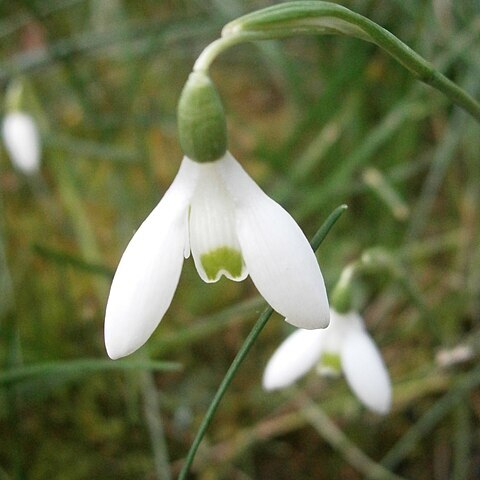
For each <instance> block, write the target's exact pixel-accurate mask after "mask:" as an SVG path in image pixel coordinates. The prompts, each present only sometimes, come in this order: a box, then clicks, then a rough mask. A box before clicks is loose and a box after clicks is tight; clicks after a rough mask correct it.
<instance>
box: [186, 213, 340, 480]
mask: <svg viewBox="0 0 480 480" xmlns="http://www.w3.org/2000/svg"><path fill="white" fill-rule="evenodd" d="M346 209H347V206H346V205H341V206H339V207H337V208H336V209H335V210H334V211H333V212H332V213H331V214H330V215H329V217H328V218H327V220H326V221H325V222H324V224H323V225H322V226H321V227H320V228H319V229H318V231H317V233H316V234H315V235H314V236H313V238H312V241H311V242H310V245H311V246H312V248H313V250H317V249H318V247H319V246H320V244H321V243H322V242H323V240H324V239H325V237H326V236H327V234H328V232H329V231H330V229H331V228H332V227H333V225H334V224H335V223H336V221H337V220H338V219H339V218H340V216H341V215H342V213H343V212H344V211H345V210H346ZM272 313H273V308H272V307H267V308H266V309H265V310H264V311H263V312H262V314H261V315H260V317H259V318H258V320H257V322H256V323H255V325H254V326H253V328H252V330H251V331H250V333H249V334H248V336H247V338H246V340H245V342H243V345H242V347H241V348H240V350H239V352H238V353H237V355H236V357H235V358H234V360H233V362H232V364H231V365H230V368H229V369H228V371H227V373H226V374H225V377H223V380H222V382H221V383H220V386H219V387H218V390H217V392H216V393H215V396H214V397H213V400H212V402H211V403H210V406H209V407H208V410H207V413H206V414H205V416H204V417H203V420H202V423H201V424H200V427H199V429H198V432H197V435H196V436H195V439H194V440H193V442H192V445H191V446H190V450H189V451H188V454H187V458H186V459H185V463H184V464H183V467H182V470H181V472H180V475H179V476H178V480H185V479H186V478H187V475H188V472H189V471H190V467H191V466H192V463H193V460H194V458H195V454H196V453H197V450H198V447H199V446H200V443H201V441H202V439H203V437H204V436H205V433H206V431H207V428H208V426H209V425H210V423H211V421H212V419H213V417H214V415H215V412H216V411H217V408H218V406H219V404H220V402H221V400H222V398H223V396H224V394H225V392H226V390H227V388H228V387H229V385H230V383H231V382H232V380H233V378H234V377H235V374H236V373H237V370H238V369H239V367H240V365H241V363H242V362H243V360H244V359H245V357H246V356H247V354H248V352H249V351H250V349H251V348H252V346H253V344H254V342H255V340H256V339H257V337H258V335H259V334H260V332H261V331H262V330H263V327H265V325H266V324H267V322H268V320H269V318H270V317H271V316H272Z"/></svg>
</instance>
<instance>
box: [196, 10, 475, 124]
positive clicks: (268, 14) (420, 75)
mask: <svg viewBox="0 0 480 480" xmlns="http://www.w3.org/2000/svg"><path fill="white" fill-rule="evenodd" d="M319 34H339V35H346V36H351V37H356V38H359V39H362V40H365V41H367V42H371V43H374V44H376V45H377V46H379V47H380V48H382V49H383V50H385V51H386V52H387V53H388V54H389V55H390V56H392V57H393V58H394V59H395V60H397V61H398V62H399V63H400V64H401V65H403V66H404V67H405V68H406V69H407V70H409V71H410V72H411V73H413V75H415V77H416V78H417V79H418V80H420V81H421V82H423V83H426V84H427V85H430V86H431V87H433V88H435V89H436V90H438V91H440V92H442V93H443V94H444V95H446V96H447V97H448V98H449V99H450V100H451V101H452V102H453V103H454V104H456V105H458V106H459V107H461V108H463V109H464V110H466V111H467V112H468V113H470V115H472V116H473V117H474V118H476V119H477V120H478V121H480V104H479V103H478V102H477V101H476V100H475V99H474V98H472V97H471V96H470V95H469V94H468V93H467V92H465V90H463V89H461V88H460V87H459V86H458V85H456V84H455V83H453V82H452V81H451V80H449V79H448V78H447V77H445V75H443V74H442V73H440V72H439V71H438V70H436V69H435V68H434V67H433V65H431V64H430V63H429V62H427V61H426V60H425V59H424V58H422V57H421V56H420V55H418V53H416V52H415V51H413V50H412V49H411V48H410V47H409V46H408V45H406V44H405V43H403V42H402V41H401V40H399V39H398V38H397V37H395V36H394V35H393V34H392V33H390V32H389V31H388V30H386V29H384V28H383V27H381V26H380V25H377V24H376V23H375V22H372V21H371V20H370V19H368V18H366V17H364V16H362V15H359V14H358V13H355V12H352V11H351V10H349V9H348V8H345V7H342V6H341V5H336V4H334V3H328V2H321V1H296V2H287V3H282V4H279V5H274V6H272V7H268V8H265V9H262V10H258V11H256V12H253V13H250V14H248V15H245V16H243V17H240V18H237V19H236V20H234V21H232V22H230V23H228V24H227V25H226V26H225V27H224V28H223V31H222V37H221V38H219V39H218V40H215V41H214V42H213V43H211V44H210V45H209V46H208V47H206V48H205V50H204V51H203V52H202V54H201V55H200V56H199V57H198V60H197V62H196V63H195V66H194V70H198V71H203V72H207V71H208V68H209V67H210V65H211V63H212V62H213V60H214V59H215V58H216V57H217V56H218V55H219V54H220V53H222V52H223V51H225V50H226V49H228V48H230V47H231V46H233V45H237V44H239V43H243V42H250V41H257V40H269V39H280V38H285V37H290V36H293V35H319Z"/></svg>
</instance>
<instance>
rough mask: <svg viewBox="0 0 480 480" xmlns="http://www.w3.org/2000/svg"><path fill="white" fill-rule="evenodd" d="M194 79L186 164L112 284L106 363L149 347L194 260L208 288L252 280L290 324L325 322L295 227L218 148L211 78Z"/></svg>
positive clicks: (319, 281)
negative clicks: (193, 117) (185, 261)
mask: <svg viewBox="0 0 480 480" xmlns="http://www.w3.org/2000/svg"><path fill="white" fill-rule="evenodd" d="M192 75H193V76H194V77H193V79H192V76H191V78H190V80H189V82H190V87H192V85H191V83H192V82H193V87H194V88H193V87H192V89H193V93H191V91H189V90H188V88H190V87H189V82H187V86H186V87H185V89H184V93H183V94H182V97H181V100H180V107H179V124H180V140H181V143H182V147H183V149H184V151H185V153H186V154H187V156H185V157H184V159H183V161H182V163H181V166H180V170H179V172H178V174H177V176H176V178H175V180H174V181H173V183H172V185H171V186H170V188H169V189H168V190H167V192H166V193H165V195H164V196H163V198H162V200H161V201H160V203H159V204H158V205H157V207H156V208H155V209H154V210H153V212H152V213H151V214H150V215H149V216H148V218H147V219H146V220H145V221H144V222H143V224H142V225H141V226H140V228H139V229H138V230H137V232H136V233H135V235H134V237H133V238H132V240H131V241H130V243H129V245H128V246H127V249H126V250H125V252H124V254H123V256H122V259H121V260H120V264H119V266H118V269H117V271H116V274H115V277H114V279H113V282H112V286H111V290H110V296H109V299H108V303H107V309H106V317H105V344H106V348H107V352H108V355H109V356H110V357H111V358H120V357H123V356H125V355H128V354H130V353H132V352H134V351H135V350H136V349H138V348H139V347H141V346H142V345H143V344H144V343H145V342H146V341H147V339H148V338H149V337H150V335H151V334H152V332H153V331H154V330H155V328H156V327H157V325H158V323H159V322H160V320H161V319H162V317H163V315H164V314H165V312H166V311H167V309H168V307H169V306H170V303H171V301H172V297H173V295H174V292H175V289H176V288H177V284H178V281H179V277H180V272H181V269H182V265H183V259H184V258H188V256H189V255H190V253H191V254H192V256H193V260H194V262H195V266H196V268H197V271H198V273H199V275H200V277H201V278H202V279H203V280H204V281H205V282H216V281H217V280H219V278H220V277H221V276H222V275H224V276H225V277H227V278H229V279H231V280H235V281H240V280H243V279H245V277H246V276H247V275H250V277H251V279H252V281H253V283H254V284H255V285H256V287H257V288H258V290H259V292H260V293H261V295H263V296H264V297H265V299H266V300H267V301H268V302H269V303H270V304H271V305H272V307H273V308H274V309H275V310H276V311H277V312H279V313H280V314H282V315H283V316H285V317H286V320H287V321H288V322H289V323H291V324H293V325H295V326H297V327H301V328H304V329H314V328H323V327H325V326H327V325H328V322H329V308H328V300H327V295H326V291H325V286H324V282H323V278H322V274H321V272H320V268H319V266H318V263H317V260H316V257H315V254H314V252H313V250H312V248H311V247H310V245H309V243H308V241H307V239H306V238H305V236H304V234H303V233H302V231H301V230H300V228H299V226H298V225H297V224H296V223H295V221H294V220H293V218H292V217H291V216H290V215H289V214H288V213H287V212H286V211H285V210H284V209H283V208H282V207H281V206H280V205H278V204H277V203H276V202H274V201H273V200H272V199H271V198H269V197H268V196H267V195H266V194H265V193H264V192H263V191H262V190H261V189H260V187H259V186H258V185H257V184H256V183H255V182H254V181H253V180H252V179H251V178H250V177H249V175H248V174H247V173H246V172H245V171H244V170H243V168H242V167H241V166H240V164H239V163H238V162H237V161H236V160H235V159H234V158H233V157H232V155H231V154H230V153H229V152H228V151H226V147H225V143H226V142H225V141H223V140H222V138H220V140H219V137H221V133H222V130H223V129H224V127H223V126H222V125H221V121H223V122H224V120H222V119H219V118H217V117H216V115H217V113H218V112H217V111H216V109H218V108H217V107H218V105H216V104H215V102H216V101H217V99H216V97H215V96H216V95H217V94H216V91H215V90H213V92H214V94H215V95H214V96H213V98H212V95H213V93H212V89H213V86H212V84H211V82H210V80H209V79H208V77H205V76H204V75H203V76H200V78H198V75H199V74H192ZM199 89H200V93H201V95H197V94H198V90H199ZM185 92H186V93H185ZM205 96H206V100H205ZM185 98H187V100H185ZM212 102H213V106H212ZM185 103H189V104H191V105H193V106H194V107H196V108H195V109H194V112H193V114H194V115H195V114H197V113H198V112H200V114H201V115H203V122H198V121H194V122H193V123H192V122H190V120H191V116H189V115H186V114H185V111H184V109H183V108H182V105H185ZM205 112H206V113H207V114H208V118H207V119H205V118H204V117H205ZM212 112H213V113H212ZM187 113H189V112H187ZM222 115H223V112H222ZM185 117H187V118H185ZM197 120H198V119H197ZM217 120H218V125H217V126H216V127H215V128H214V131H213V133H212V125H215V122H216V121H217ZM219 131H220V134H219ZM192 158H194V159H195V160H192Z"/></svg>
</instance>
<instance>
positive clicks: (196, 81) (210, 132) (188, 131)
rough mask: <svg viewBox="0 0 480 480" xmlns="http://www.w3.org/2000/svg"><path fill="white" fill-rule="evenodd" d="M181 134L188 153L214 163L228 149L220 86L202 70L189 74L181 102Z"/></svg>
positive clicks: (183, 146)
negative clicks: (218, 87)
mask: <svg viewBox="0 0 480 480" xmlns="http://www.w3.org/2000/svg"><path fill="white" fill-rule="evenodd" d="M178 134H179V138H180V145H181V146H182V149H183V151H184V153H185V155H186V156H187V157H188V158H190V159H191V160H195V161H196V162H201V163H203V162H213V161H215V160H218V159H219V158H221V157H222V156H223V155H224V154H225V152H226V150H227V127H226V123H225V114H224V111H223V106H222V102H221V100H220V96H219V95H218V92H217V89H216V88H215V86H214V84H213V83H212V81H211V80H210V78H209V77H208V76H207V75H206V74H205V73H203V72H193V73H191V74H190V76H189V77H188V80H187V83H186V84H185V87H184V88H183V91H182V95H181V96H180V100H179V103H178Z"/></svg>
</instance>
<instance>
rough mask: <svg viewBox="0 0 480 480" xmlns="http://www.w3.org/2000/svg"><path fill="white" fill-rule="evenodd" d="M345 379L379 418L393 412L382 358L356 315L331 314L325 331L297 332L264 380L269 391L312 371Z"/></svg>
mask: <svg viewBox="0 0 480 480" xmlns="http://www.w3.org/2000/svg"><path fill="white" fill-rule="evenodd" d="M315 366H316V367H317V371H318V372H319V373H320V374H332V373H334V374H338V373H340V371H343V373H344V375H345V378H346V380H347V382H348V384H349V386H350V388H351V389H352V390H353V392H354V393H355V395H356V396H357V397H358V398H359V399H360V401H361V402H362V403H363V404H364V405H365V406H366V407H368V408H369V409H370V410H373V411H374V412H376V413H379V414H386V413H388V411H389V410H390V406H391V396H392V387H391V383H390V378H389V375H388V372H387V369H386V367H385V364H384V362H383V359H382V356H381V354H380V352H379V350H378V348H377V346H376V345H375V343H374V342H373V340H372V338H371V337H370V335H369V334H368V332H367V331H366V329H365V325H364V322H363V319H362V318H361V317H360V315H359V314H358V313H356V312H353V311H351V312H349V313H346V314H340V313H338V312H336V311H335V310H333V309H332V310H331V316H330V325H329V326H328V328H326V329H325V330H315V331H308V330H297V331H295V332H294V333H292V334H291V335H290V336H289V337H287V339H286V340H285V341H284V342H283V343H282V344H281V345H280V347H279V348H278V349H277V350H276V351H275V353H274V354H273V356H272V357H271V358H270V360H269V362H268V364H267V367H266V369H265V372H264V376H263V386H264V388H265V389H266V390H275V389H280V388H285V387H287V386H289V385H291V384H292V383H294V382H295V381H296V380H298V379H299V378H300V377H302V376H303V375H305V374H306V373H307V372H308V371H309V370H311V369H312V368H314V367H315Z"/></svg>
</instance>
